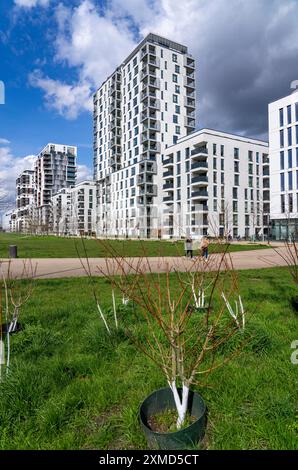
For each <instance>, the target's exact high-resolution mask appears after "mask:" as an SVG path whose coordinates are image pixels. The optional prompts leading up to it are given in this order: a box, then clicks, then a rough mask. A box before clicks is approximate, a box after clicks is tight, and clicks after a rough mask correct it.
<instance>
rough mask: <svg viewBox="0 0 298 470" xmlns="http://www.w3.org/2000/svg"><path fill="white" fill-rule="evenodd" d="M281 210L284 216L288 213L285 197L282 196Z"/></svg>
mask: <svg viewBox="0 0 298 470" xmlns="http://www.w3.org/2000/svg"><path fill="white" fill-rule="evenodd" d="M280 209H281V213H282V214H284V213H285V212H286V204H285V195H284V194H282V195H281V196H280Z"/></svg>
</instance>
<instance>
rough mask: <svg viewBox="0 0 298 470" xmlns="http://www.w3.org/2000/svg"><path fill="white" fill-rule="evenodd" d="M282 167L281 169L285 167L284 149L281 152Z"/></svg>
mask: <svg viewBox="0 0 298 470" xmlns="http://www.w3.org/2000/svg"><path fill="white" fill-rule="evenodd" d="M280 169H281V170H284V169H285V152H284V151H282V152H280Z"/></svg>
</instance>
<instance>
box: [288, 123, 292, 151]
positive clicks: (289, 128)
mask: <svg viewBox="0 0 298 470" xmlns="http://www.w3.org/2000/svg"><path fill="white" fill-rule="evenodd" d="M291 145H292V128H291V127H288V146H289V147H291Z"/></svg>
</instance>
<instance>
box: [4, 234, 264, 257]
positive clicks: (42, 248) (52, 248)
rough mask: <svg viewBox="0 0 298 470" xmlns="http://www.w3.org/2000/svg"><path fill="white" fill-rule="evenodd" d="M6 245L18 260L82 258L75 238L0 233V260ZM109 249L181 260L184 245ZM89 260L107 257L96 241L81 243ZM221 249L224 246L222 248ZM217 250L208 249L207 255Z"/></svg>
mask: <svg viewBox="0 0 298 470" xmlns="http://www.w3.org/2000/svg"><path fill="white" fill-rule="evenodd" d="M9 245H17V246H18V256H19V257H20V258H77V256H78V255H77V249H76V246H77V247H78V249H79V252H80V253H82V254H83V250H82V242H81V240H80V239H79V238H60V237H54V236H26V235H18V234H13V233H0V258H7V257H8V248H9ZM110 245H111V247H112V248H113V249H114V250H116V251H117V253H118V254H121V255H124V256H143V255H144V254H146V256H181V255H184V242H183V241H178V242H169V241H162V240H148V241H144V242H142V241H139V240H110ZM85 246H86V250H87V253H88V256H89V257H90V258H101V257H105V256H109V253H108V252H107V250H106V249H105V247H104V244H103V243H101V242H100V241H98V240H85ZM222 247H224V245H222ZM260 248H267V245H260V244H257V243H255V244H254V243H252V244H247V245H240V244H239V245H238V244H231V245H230V248H229V250H230V251H247V250H257V249H260ZM216 249H217V247H215V246H213V247H212V245H211V246H210V252H212V251H213V252H214V251H215V250H216Z"/></svg>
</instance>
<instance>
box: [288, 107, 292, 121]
mask: <svg viewBox="0 0 298 470" xmlns="http://www.w3.org/2000/svg"><path fill="white" fill-rule="evenodd" d="M287 117H288V124H292V107H291V105H289V106H287Z"/></svg>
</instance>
